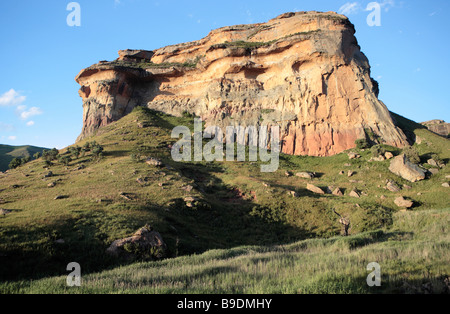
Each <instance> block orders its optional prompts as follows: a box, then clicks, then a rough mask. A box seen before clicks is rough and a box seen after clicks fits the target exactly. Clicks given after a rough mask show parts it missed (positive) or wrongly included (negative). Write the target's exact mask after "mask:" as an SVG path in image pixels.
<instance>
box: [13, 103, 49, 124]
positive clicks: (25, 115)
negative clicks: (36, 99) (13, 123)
mask: <svg viewBox="0 0 450 314" xmlns="http://www.w3.org/2000/svg"><path fill="white" fill-rule="evenodd" d="M17 114H18V115H19V117H20V118H21V119H22V120H27V119H29V118H31V117H34V116H38V115H41V114H43V112H42V110H41V109H40V108H38V107H31V108H30V109H29V110H27V106H24V105H20V106H17Z"/></svg>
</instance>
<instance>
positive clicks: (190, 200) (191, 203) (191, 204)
mask: <svg viewBox="0 0 450 314" xmlns="http://www.w3.org/2000/svg"><path fill="white" fill-rule="evenodd" d="M197 201H198V198H196V197H193V196H187V197H185V198H184V202H185V203H186V206H187V207H189V208H192V207H194V203H195V202H197Z"/></svg>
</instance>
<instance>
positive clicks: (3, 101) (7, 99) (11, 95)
mask: <svg viewBox="0 0 450 314" xmlns="http://www.w3.org/2000/svg"><path fill="white" fill-rule="evenodd" d="M26 99H27V97H26V96H22V95H20V93H18V92H16V91H15V90H14V89H10V90H9V91H7V92H6V93H4V94H3V95H1V96H0V106H5V107H6V106H17V105H20V104H21V103H23V102H24V101H25V100H26Z"/></svg>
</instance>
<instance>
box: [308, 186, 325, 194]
mask: <svg viewBox="0 0 450 314" xmlns="http://www.w3.org/2000/svg"><path fill="white" fill-rule="evenodd" d="M306 189H307V190H308V191H311V192H313V193H316V194H325V192H324V191H323V190H322V189H321V188H319V187H317V186H315V185H313V184H308V185H307V186H306Z"/></svg>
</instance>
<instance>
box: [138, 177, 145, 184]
mask: <svg viewBox="0 0 450 314" xmlns="http://www.w3.org/2000/svg"><path fill="white" fill-rule="evenodd" d="M136 182H137V183H139V184H140V185H144V184H145V180H144V179H142V178H137V179H136Z"/></svg>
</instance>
